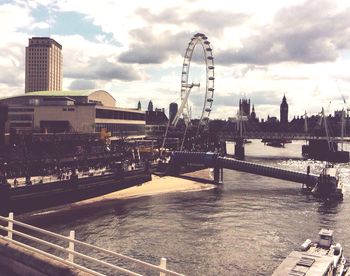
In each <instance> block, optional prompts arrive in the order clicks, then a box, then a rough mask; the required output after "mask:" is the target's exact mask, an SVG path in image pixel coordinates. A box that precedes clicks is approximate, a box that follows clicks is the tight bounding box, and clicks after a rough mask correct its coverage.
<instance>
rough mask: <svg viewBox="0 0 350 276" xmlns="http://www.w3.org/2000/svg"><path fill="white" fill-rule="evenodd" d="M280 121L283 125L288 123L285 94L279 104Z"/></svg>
mask: <svg viewBox="0 0 350 276" xmlns="http://www.w3.org/2000/svg"><path fill="white" fill-rule="evenodd" d="M280 123H281V125H283V126H286V125H287V124H288V103H287V99H286V95H284V96H283V99H282V103H281V106H280Z"/></svg>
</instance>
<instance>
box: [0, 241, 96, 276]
mask: <svg viewBox="0 0 350 276" xmlns="http://www.w3.org/2000/svg"><path fill="white" fill-rule="evenodd" d="M0 275H26V276H43V275H50V276H61V275H65V276H72V275H79V276H90V275H92V274H90V273H86V272H82V271H79V270H78V269H75V268H73V267H70V266H68V265H65V264H63V263H60V262H58V261H54V260H51V259H49V258H47V257H45V256H43V255H41V254H38V253H33V252H31V251H29V250H27V249H24V248H22V247H20V246H17V245H14V244H11V243H8V242H6V241H3V240H1V239H0Z"/></svg>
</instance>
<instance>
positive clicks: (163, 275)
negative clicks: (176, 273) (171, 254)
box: [159, 258, 166, 276]
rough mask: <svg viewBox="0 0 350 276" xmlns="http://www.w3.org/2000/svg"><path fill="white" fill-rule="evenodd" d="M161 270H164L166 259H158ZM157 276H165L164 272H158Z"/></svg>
mask: <svg viewBox="0 0 350 276" xmlns="http://www.w3.org/2000/svg"><path fill="white" fill-rule="evenodd" d="M159 266H160V267H161V268H164V269H166V258H161V259H160V265H159ZM159 276H165V273H164V272H160V273H159Z"/></svg>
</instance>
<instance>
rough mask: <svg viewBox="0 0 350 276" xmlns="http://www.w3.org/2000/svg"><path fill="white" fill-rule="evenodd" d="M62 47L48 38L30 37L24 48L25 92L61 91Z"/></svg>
mask: <svg viewBox="0 0 350 276" xmlns="http://www.w3.org/2000/svg"><path fill="white" fill-rule="evenodd" d="M61 51H62V46H61V45H60V44H59V43H58V42H56V41H55V40H53V39H52V38H49V37H32V38H30V39H29V45H28V46H27V47H26V71H25V92H26V93H27V92H33V91H61V90H62V52H61Z"/></svg>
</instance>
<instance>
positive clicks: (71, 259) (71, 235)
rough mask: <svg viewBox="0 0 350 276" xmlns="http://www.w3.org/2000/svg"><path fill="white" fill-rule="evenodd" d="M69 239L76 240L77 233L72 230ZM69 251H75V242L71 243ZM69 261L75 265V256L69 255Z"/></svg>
mask: <svg viewBox="0 0 350 276" xmlns="http://www.w3.org/2000/svg"><path fill="white" fill-rule="evenodd" d="M69 238H70V239H73V240H75V231H74V230H72V231H70V232H69ZM68 249H69V250H71V251H74V241H69V244H68ZM68 261H70V262H72V263H74V254H72V253H68Z"/></svg>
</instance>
